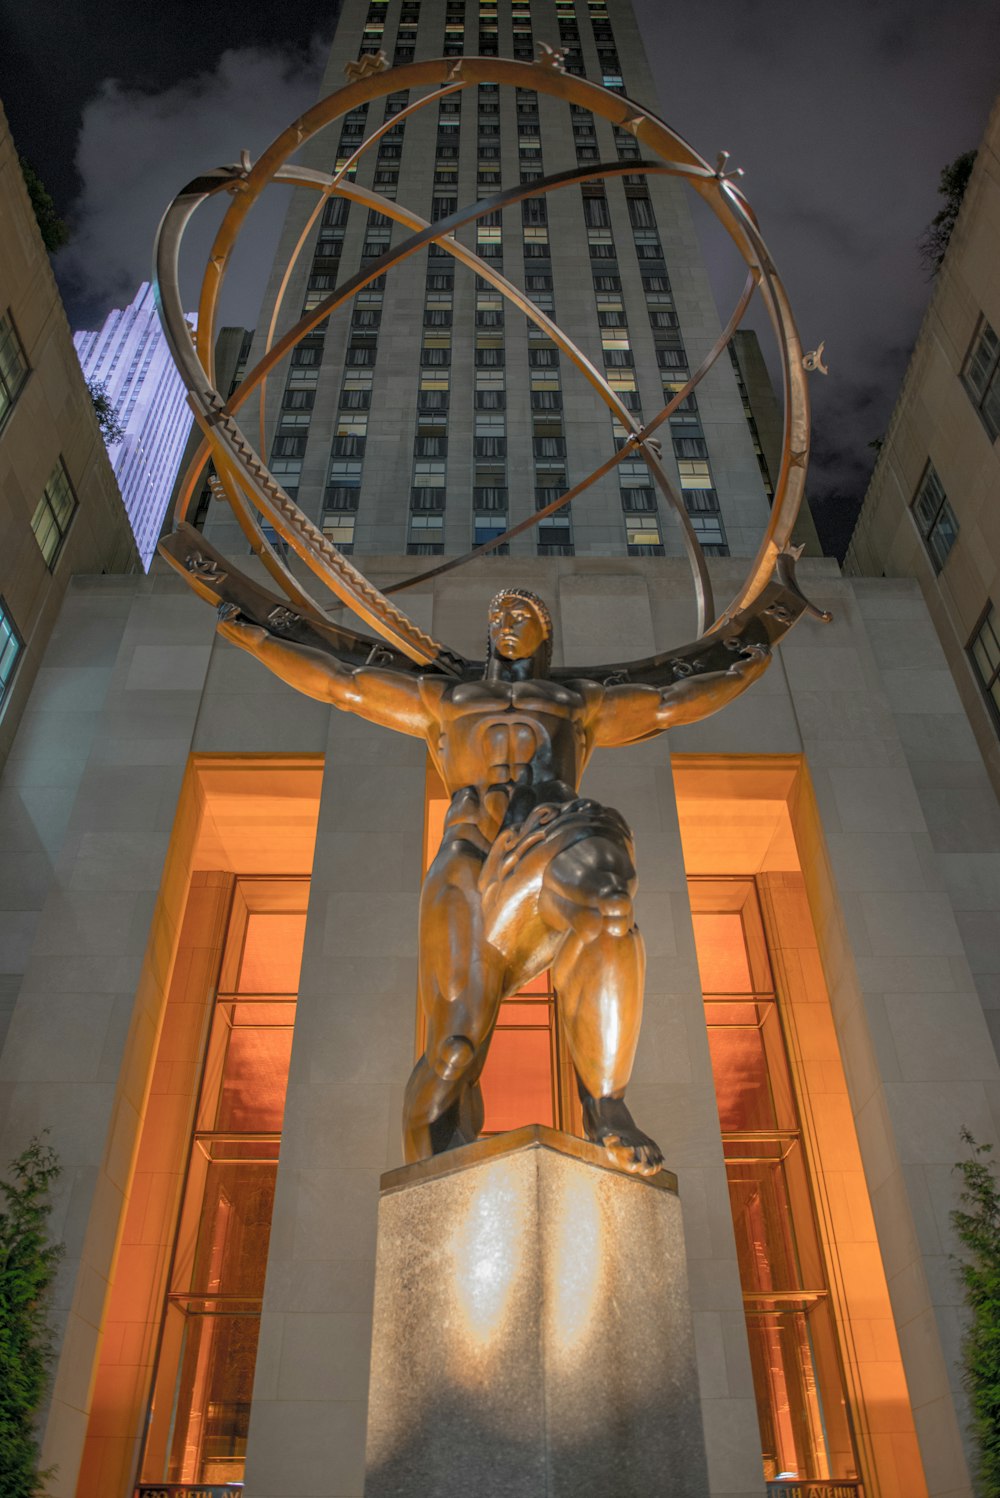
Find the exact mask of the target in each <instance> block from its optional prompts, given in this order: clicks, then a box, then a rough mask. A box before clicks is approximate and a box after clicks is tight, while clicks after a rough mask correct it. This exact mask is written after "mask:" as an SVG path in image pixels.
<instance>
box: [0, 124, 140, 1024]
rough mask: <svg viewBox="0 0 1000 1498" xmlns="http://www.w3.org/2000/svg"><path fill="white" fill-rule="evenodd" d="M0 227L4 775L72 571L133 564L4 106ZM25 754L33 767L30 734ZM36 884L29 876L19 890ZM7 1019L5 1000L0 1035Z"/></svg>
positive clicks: (0, 712) (0, 751)
mask: <svg viewBox="0 0 1000 1498" xmlns="http://www.w3.org/2000/svg"><path fill="white" fill-rule="evenodd" d="M0 221H2V222H3V226H4V229H3V233H2V234H0V766H2V765H3V763H4V761H5V760H6V758H7V754H8V752H9V750H10V749H11V746H12V744H13V742H14V737H15V733H16V732H17V728H18V724H19V723H20V721H21V715H22V713H23V712H24V710H25V708H26V706H27V702H28V697H29V694H30V692H31V688H32V684H33V683H34V681H35V678H36V675H37V672H38V670H39V667H40V666H41V663H42V658H43V656H44V654H45V648H46V646H47V645H48V643H49V639H50V637H51V634H52V630H53V628H54V626H55V623H56V619H57V618H58V615H59V609H60V606H61V604H62V601H63V598H64V596H65V594H66V591H67V588H68V587H69V586H70V582H71V579H72V577H73V574H74V573H76V572H87V573H90V572H98V573H99V572H131V571H132V570H133V569H134V568H135V566H136V565H137V563H136V553H135V547H134V545H133V543H132V534H131V532H130V530H129V527H128V522H127V520H126V518H125V511H124V509H123V507H122V501H121V496H120V494H119V492H118V485H117V484H116V483H115V476H114V474H113V472H112V470H111V464H110V463H109V462H108V458H107V454H106V452H105V450H104V444H103V442H102V441H101V434H100V430H99V428H98V425H97V418H96V416H95V414H94V404H93V401H92V400H91V397H90V392H89V391H88V389H87V387H86V385H85V383H84V380H83V377H82V375H81V374H80V365H79V363H78V361H77V358H76V355H75V353H74V352H73V345H72V342H71V338H70V331H69V325H68V324H67V321H66V313H65V310H64V308H63V305H62V302H61V301H60V298H59V291H58V288H57V286H56V283H55V279H54V277H53V275H52V268H51V265H50V263H49V257H48V254H47V252H46V249H45V246H44V244H43V243H42V238H41V235H40V234H39V232H38V225H37V223H36V221H35V215H34V211H33V209H32V205H31V201H30V199H29V197H28V192H27V189H26V187H25V185H24V177H23V175H22V172H21V166H20V162H19V160H18V155H17V150H16V147H15V143H14V141H13V140H12V138H11V135H10V131H9V130H8V128H7V121H6V117H5V116H4V114H3V111H2V109H0ZM18 753H20V754H23V755H24V756H25V757H26V759H28V760H30V759H31V758H32V748H31V744H30V736H27V735H26V736H22V739H21V742H20V744H19V749H18ZM34 773H35V774H36V775H37V774H38V773H39V769H38V766H37V765H35V766H34ZM30 884H31V876H30V874H28V873H27V871H26V872H25V876H24V879H23V882H22V889H23V890H24V891H25V892H26V891H27V889H28V887H29V886H30ZM0 972H2V968H0ZM2 990H3V979H2V978H0V992H2ZM3 1014H4V1006H3V1000H2V999H0V1032H2V1029H3V1024H4V1019H3Z"/></svg>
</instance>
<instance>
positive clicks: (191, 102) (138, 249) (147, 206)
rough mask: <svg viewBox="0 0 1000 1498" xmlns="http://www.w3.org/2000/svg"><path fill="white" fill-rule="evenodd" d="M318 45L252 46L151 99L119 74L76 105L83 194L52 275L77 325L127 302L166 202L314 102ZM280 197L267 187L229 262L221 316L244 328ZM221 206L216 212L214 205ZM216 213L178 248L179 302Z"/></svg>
mask: <svg viewBox="0 0 1000 1498" xmlns="http://www.w3.org/2000/svg"><path fill="white" fill-rule="evenodd" d="M327 50H328V47H327V44H326V43H323V42H320V41H319V40H318V39H317V40H315V41H313V42H312V43H311V44H310V45H308V46H306V47H305V48H299V47H288V48H272V49H264V48H259V47H250V48H240V49H232V50H229V51H226V52H223V54H222V56H221V57H220V58H219V59H218V61H217V62H216V64H215V66H214V67H213V68H212V69H211V70H210V71H204V72H200V73H198V74H196V75H195V76H194V77H191V78H185V79H182V80H181V81H180V82H178V83H175V84H174V85H173V86H172V87H170V88H167V89H161V90H158V91H155V92H151V91H147V90H144V89H137V88H135V87H130V86H128V85H127V84H126V83H124V82H122V81H120V80H118V79H110V80H108V81H106V82H104V83H102V85H101V87H100V88H99V90H98V92H97V94H96V95H95V97H93V98H92V99H91V100H90V101H89V102H88V103H87V104H86V105H85V107H84V110H83V119H82V123H81V127H80V132H79V137H78V142H77V152H76V162H77V166H78V169H79V174H80V179H81V181H82V183H83V188H82V191H81V193H80V195H79V197H78V198H77V200H76V202H75V204H74V207H73V220H74V233H73V239H72V242H71V243H70V245H69V246H68V247H67V248H66V249H65V250H63V251H62V252H61V253H60V254H59V256H58V257H57V260H56V273H57V275H58V276H59V280H60V284H61V286H62V288H63V292H64V295H65V296H66V299H67V302H68V305H69V308H70V312H71V317H72V320H73V321H74V324H75V325H76V326H78V327H79V326H93V325H94V324H95V323H96V322H99V321H100V319H101V318H103V316H104V315H105V313H106V311H107V310H108V308H109V307H110V306H114V305H118V306H121V305H123V304H124V303H123V299H124V301H125V302H127V301H128V300H130V299H131V297H132V296H133V295H134V293H135V288H136V286H137V285H138V283H139V282H140V281H142V280H144V279H148V278H149V276H150V271H151V256H152V246H153V236H154V234H155V232H156V226H157V224H158V222H159V220H160V217H161V216H162V214H163V211H164V209H165V207H166V206H167V204H168V203H169V202H170V200H171V198H172V197H173V196H174V195H175V193H177V192H178V191H179V189H180V188H181V187H183V186H184V184H185V183H186V182H188V181H189V180H190V179H191V178H192V177H194V176H196V175H197V174H198V173H199V172H200V171H203V170H204V169H205V168H206V167H211V166H218V165H222V164H223V163H225V162H229V161H236V160H238V159H239V155H240V152H241V151H242V150H248V151H249V152H250V154H251V156H252V157H253V156H255V155H257V154H259V152H260V151H261V150H262V149H263V147H264V146H266V145H267V144H268V143H269V142H270V141H271V140H272V139H273V138H274V136H275V135H277V134H278V133H279V132H280V131H281V130H283V129H284V128H285V126H286V125H287V124H288V123H289V122H290V121H291V120H293V119H294V118H295V116H296V115H297V114H299V113H300V112H301V111H302V110H303V109H305V108H306V107H308V105H309V104H310V103H311V102H312V101H313V100H314V99H315V97H316V93H317V89H318V86H319V81H320V77H321V73H322V68H323V64H324V62H325V60H326V53H327ZM286 202H287V199H286V197H285V194H284V192H282V190H280V189H277V190H276V191H275V194H274V196H273V198H272V199H271V200H270V203H269V206H268V207H265V206H261V207H260V208H258V209H256V210H255V223H254V232H253V235H252V237H250V236H248V239H249V240H250V242H251V243H252V246H253V248H252V251H251V253H250V255H249V256H242V257H241V256H240V255H237V256H236V257H234V266H233V271H232V273H231V277H230V280H229V281H228V282H227V289H226V291H225V293H224V300H223V303H222V307H221V314H222V321H223V322H225V321H227V320H229V321H236V322H243V321H245V320H249V322H250V324H251V325H252V323H253V320H254V318H255V317H256V312H257V307H258V305H259V302H260V299H261V296H262V294H263V289H264V284H265V279H266V275H267V271H268V268H269V266H270V263H271V259H272V257H273V254H274V249H275V244H276V240H277V235H278V231H279V229H280V223H281V217H282V215H283V213H284V209H285V207H286ZM223 206H225V205H223ZM220 212H221V209H220V210H219V211H214V208H213V207H208V208H206V209H205V210H203V212H202V214H200V215H199V216H198V218H196V220H195V223H194V226H193V228H192V233H191V236H190V245H188V243H187V241H186V242H185V260H184V267H186V278H182V283H181V285H182V290H188V288H190V289H189V291H188V304H189V306H191V307H192V309H193V305H194V298H195V296H196V291H197V286H198V277H197V276H196V274H195V272H196V271H200V269H201V268H202V267H203V266H204V262H205V258H206V255H207V251H208V247H209V243H210V235H211V234H212V233H213V232H214V229H215V227H216V224H217V222H218V218H219V214H220Z"/></svg>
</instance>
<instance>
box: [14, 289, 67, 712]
mask: <svg viewBox="0 0 1000 1498" xmlns="http://www.w3.org/2000/svg"><path fill="white" fill-rule="evenodd" d="M30 373H31V369H30V366H29V364H28V359H27V355H26V354H25V352H24V346H23V344H22V343H21V340H20V338H19V337H18V332H17V328H16V327H15V326H14V318H13V314H12V313H11V311H10V310H9V309H8V310H7V311H6V312H0V433H2V431H3V428H4V427H5V426H6V424H7V419H8V417H9V416H10V414H11V412H12V411H13V409H14V406H15V405H16V403H17V399H18V396H19V395H20V394H21V391H22V390H23V389H24V387H25V385H26V384H27V381H28V376H29V374H30ZM78 507H79V501H78V500H77V497H76V493H75V491H74V489H73V485H72V483H71V482H70V477H69V474H68V472H67V471H66V464H65V463H64V462H63V460H62V458H61V457H60V458H59V459H58V460H57V462H56V465H55V467H54V468H53V470H52V472H51V474H50V475H49V479H48V482H47V483H46V485H45V488H44V489H43V490H42V497H41V499H40V500H39V501H38V504H37V505H36V506H35V512H34V514H33V515H32V517H31V533H32V535H33V536H34V538H35V540H36V542H37V543H38V549H39V551H40V552H41V554H42V558H43V560H44V562H45V565H46V567H47V568H48V569H49V571H50V572H53V571H54V570H55V566H56V562H57V561H58V559H59V554H60V552H61V551H62V548H63V543H64V542H65V540H66V537H67V536H68V534H69V530H70V526H71V525H72V524H73V520H74V518H75V516H76V512H77V509H78ZM23 651H24V640H23V638H22V637H21V635H20V633H19V632H18V628H17V625H16V624H15V623H14V619H13V617H12V615H11V612H10V610H9V608H8V607H7V605H6V603H5V602H4V600H3V598H2V597H0V711H2V709H3V706H4V703H5V702H6V701H7V700H8V698H9V695H10V689H11V685H12V683H13V680H14V674H15V672H16V670H17V667H18V665H19V664H20V661H21V657H22V654H23Z"/></svg>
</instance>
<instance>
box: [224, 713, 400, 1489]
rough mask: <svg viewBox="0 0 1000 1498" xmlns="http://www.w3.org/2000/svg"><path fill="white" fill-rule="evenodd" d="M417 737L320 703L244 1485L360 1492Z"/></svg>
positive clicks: (389, 1152)
mask: <svg viewBox="0 0 1000 1498" xmlns="http://www.w3.org/2000/svg"><path fill="white" fill-rule="evenodd" d="M425 776H426V751H425V748H424V745H423V743H422V741H421V740H419V739H410V738H405V737H404V736H403V735H401V734H395V733H389V732H387V731H386V730H385V729H380V728H375V727H372V726H371V725H370V724H367V723H364V722H362V721H361V720H360V719H356V718H351V717H349V716H347V715H346V714H341V713H336V712H331V714H330V725H329V738H328V742H327V746H326V764H325V772H324V782H323V796H322V804H321V808H320V818H319V829H318V833H317V838H316V854H315V861H314V864H313V881H312V892H311V897H310V903H309V917H308V921H307V926H306V939H305V948H304V954H303V962H302V975H301V980H300V984H299V1004H298V1014H297V1018H296V1025H295V1042H294V1046H293V1051H292V1062H291V1072H290V1076H289V1084H288V1096H287V1102H286V1106H285V1124H284V1135H283V1142H282V1151H281V1164H280V1167H279V1170H278V1185H277V1192H276V1197H275V1205H274V1217H273V1221H272V1228H271V1242H270V1254H269V1259H268V1271H267V1283H266V1286H265V1293H264V1311H263V1318H262V1323H261V1334H260V1344H259V1351H258V1358H257V1373H256V1381H255V1385H254V1401H253V1413H252V1417H251V1424H250V1436H249V1449H248V1453H247V1474H246V1483H247V1489H246V1490H247V1493H248V1495H254V1498H306V1495H316V1498H320V1495H321V1498H358V1495H359V1494H360V1493H361V1489H362V1484H363V1481H364V1445H365V1418H366V1410H367V1393H368V1362H369V1347H370V1336H371V1308H372V1285H373V1275H374V1260H375V1218H376V1209H377V1203H378V1182H379V1176H380V1175H381V1173H382V1171H384V1170H385V1168H386V1167H387V1166H388V1165H397V1164H398V1163H399V1161H400V1158H401V1149H400V1143H399V1130H400V1112H401V1106H402V1093H403V1086H404V1084H405V1081H406V1078H407V1076H408V1075H409V1071H410V1067H411V1066H412V1063H413V1046H414V1033H415V1022H416V995H417V966H416V953H417V913H418V900H419V891H420V881H421V874H422V868H421V861H422V848H423V824H424V799H425Z"/></svg>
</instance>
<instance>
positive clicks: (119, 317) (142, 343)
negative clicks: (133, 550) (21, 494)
mask: <svg viewBox="0 0 1000 1498" xmlns="http://www.w3.org/2000/svg"><path fill="white" fill-rule="evenodd" d="M194 322H195V319H194V317H193V316H192V318H191V323H192V326H193V325H194ZM73 342H74V344H75V345H76V351H77V353H78V354H79V356H80V363H81V365H82V366H83V373H84V375H85V377H86V379H87V381H88V383H89V384H97V385H101V386H103V387H104V389H105V390H106V392H107V396H108V399H109V401H110V402H111V405H112V406H113V407H114V412H115V416H116V418H117V420H118V421H119V423H120V424H121V426H122V427H124V429H125V435H124V436H123V437H122V438H121V440H120V441H119V442H115V443H112V444H109V446H108V456H109V457H110V459H111V466H112V467H113V468H114V471H115V477H116V478H117V480H118V484H119V487H120V489H121V491H122V498H123V499H124V501H125V509H126V511H127V513H128V518H129V523H130V524H131V526H132V533H133V535H134V536H135V542H136V546H137V548H138V551H139V556H140V557H141V559H142V565H143V567H145V569H146V570H147V571H148V570H149V564H150V562H151V561H152V559H153V554H154V552H155V550H156V543H157V541H158V539H159V535H160V529H161V527H162V525H163V517H164V515H165V514H166V510H167V504H168V502H169V500H170V495H171V492H172V490H173V487H174V480H175V478H176V477H177V470H178V468H179V466H180V461H181V456H182V454H183V452H184V447H185V444H186V443H187V439H188V433H189V432H190V430H191V420H192V417H191V412H190V410H189V408H188V406H187V402H186V401H185V398H184V387H183V385H182V384H181V380H180V377H179V375H178V374H177V371H176V369H175V368H174V364H173V360H172V359H171V357H170V353H169V351H168V349H167V344H166V340H165V338H164V336H163V329H162V328H161V327H160V319H159V317H158V316H157V312H156V303H155V299H154V297H153V289H152V287H151V286H150V285H149V283H148V282H146V281H144V282H143V284H142V285H141V286H140V287H139V290H138V292H137V293H136V296H135V300H134V301H133V302H131V303H130V305H129V306H128V307H125V308H118V307H116V308H115V309H114V310H113V311H111V312H109V313H108V315H107V317H106V318H105V319H104V322H103V324H102V326H101V328H100V329H99V330H98V331H97V332H96V333H74V334H73Z"/></svg>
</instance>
